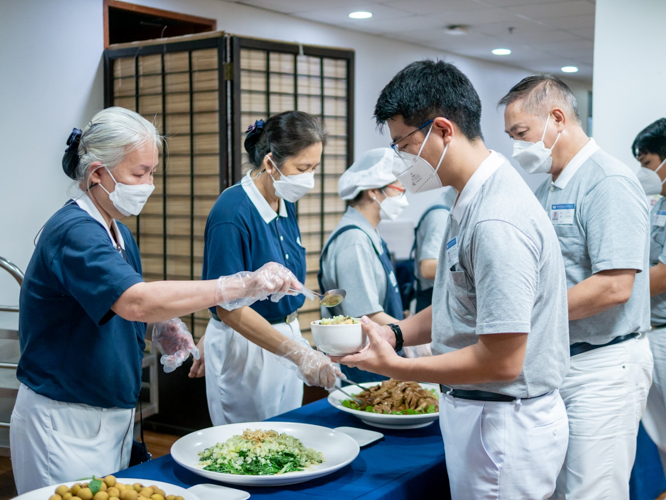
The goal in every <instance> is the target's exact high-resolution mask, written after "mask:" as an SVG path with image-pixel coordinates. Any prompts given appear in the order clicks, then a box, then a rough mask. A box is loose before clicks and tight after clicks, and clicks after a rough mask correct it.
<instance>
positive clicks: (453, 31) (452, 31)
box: [444, 24, 468, 36]
mask: <svg viewBox="0 0 666 500" xmlns="http://www.w3.org/2000/svg"><path fill="white" fill-rule="evenodd" d="M467 29H468V27H467V26H465V25H463V24H450V25H449V26H447V27H446V29H445V30H444V32H445V33H446V34H447V35H452V36H459V35H466V34H467Z"/></svg>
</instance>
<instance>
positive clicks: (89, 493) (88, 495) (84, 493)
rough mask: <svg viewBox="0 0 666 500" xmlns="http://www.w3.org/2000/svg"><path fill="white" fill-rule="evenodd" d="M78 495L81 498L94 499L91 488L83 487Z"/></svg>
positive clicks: (84, 499)
mask: <svg viewBox="0 0 666 500" xmlns="http://www.w3.org/2000/svg"><path fill="white" fill-rule="evenodd" d="M76 496H77V497H79V498H80V499H81V500H92V497H93V494H92V491H90V488H81V489H80V490H79V492H78V493H77V494H76Z"/></svg>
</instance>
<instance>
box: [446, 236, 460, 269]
mask: <svg viewBox="0 0 666 500" xmlns="http://www.w3.org/2000/svg"><path fill="white" fill-rule="evenodd" d="M446 258H447V259H448V261H449V263H448V266H449V269H451V268H452V267H453V266H457V265H458V238H457V237H454V238H453V239H451V240H449V241H448V242H447V243H446Z"/></svg>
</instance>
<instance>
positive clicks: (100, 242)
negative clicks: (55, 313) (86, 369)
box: [53, 221, 143, 325]
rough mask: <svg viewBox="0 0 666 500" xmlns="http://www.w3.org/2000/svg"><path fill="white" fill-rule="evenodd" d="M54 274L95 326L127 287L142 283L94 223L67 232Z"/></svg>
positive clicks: (101, 229) (99, 323)
mask: <svg viewBox="0 0 666 500" xmlns="http://www.w3.org/2000/svg"><path fill="white" fill-rule="evenodd" d="M56 256H57V254H56ZM53 270H54V272H55V273H56V276H57V277H58V279H59V281H60V283H61V285H62V286H63V288H64V289H65V290H66V291H67V292H68V293H69V294H71V296H72V297H73V298H74V299H75V300H76V301H77V302H78V303H79V304H80V305H81V307H82V308H83V309H84V310H85V311H86V313H87V314H88V316H90V318H91V319H92V320H93V321H94V322H95V323H96V324H98V325H101V324H102V322H103V320H104V319H105V316H107V314H108V312H109V311H110V310H111V306H112V305H113V304H115V302H116V301H117V300H118V299H119V298H120V296H121V295H122V294H123V293H124V292H125V291H126V290H127V289H128V288H129V287H131V286H132V285H135V284H137V283H141V282H142V281H143V278H142V277H141V275H140V274H139V273H137V272H136V271H135V270H134V268H133V267H132V266H131V265H130V264H128V263H127V262H126V261H125V259H123V257H122V256H121V255H120V253H119V252H118V251H117V250H116V249H115V248H114V246H113V245H112V243H111V241H110V240H109V236H108V234H107V232H106V231H105V230H104V228H102V227H101V226H100V225H99V223H97V222H93V221H91V222H85V223H79V224H76V225H74V226H73V227H72V228H71V229H70V230H69V231H67V234H66V235H65V237H64V239H63V242H62V246H61V248H60V258H59V259H54V262H53Z"/></svg>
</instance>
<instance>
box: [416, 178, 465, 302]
mask: <svg viewBox="0 0 666 500" xmlns="http://www.w3.org/2000/svg"><path fill="white" fill-rule="evenodd" d="M457 196H458V194H457V193H456V191H455V189H453V188H451V187H449V188H446V189H445V190H444V192H443V193H442V194H441V195H440V196H439V197H438V198H437V200H436V201H435V203H434V204H432V205H430V206H429V207H428V208H427V209H426V211H425V212H423V214H422V215H421V218H420V219H419V222H418V224H417V225H416V228H415V229H414V246H413V247H412V253H413V255H414V290H415V292H416V293H415V298H416V311H415V312H417V313H418V312H421V311H423V310H424V309H425V308H426V307H428V306H430V305H431V304H432V291H433V287H434V286H435V276H436V274H437V259H438V258H439V251H440V249H441V247H442V240H443V238H444V233H445V232H446V226H447V224H448V220H449V213H450V212H451V207H452V206H453V204H454V203H455V201H456V197H457Z"/></svg>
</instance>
